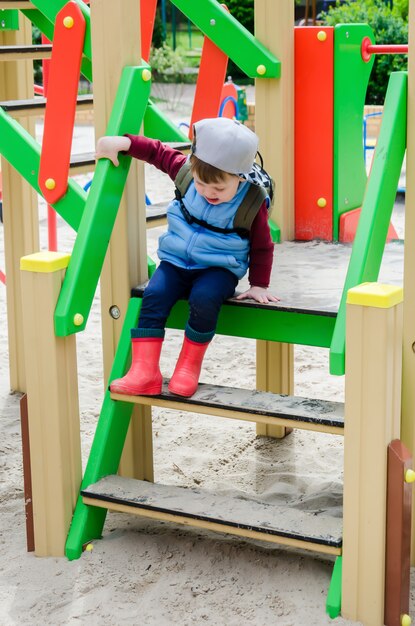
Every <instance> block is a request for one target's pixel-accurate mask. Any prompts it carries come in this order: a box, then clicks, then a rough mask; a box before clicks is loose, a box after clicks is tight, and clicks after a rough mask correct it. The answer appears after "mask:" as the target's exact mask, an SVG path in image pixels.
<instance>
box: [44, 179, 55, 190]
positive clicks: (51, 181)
mask: <svg viewBox="0 0 415 626" xmlns="http://www.w3.org/2000/svg"><path fill="white" fill-rule="evenodd" d="M45 187H46V189H50V190H51V189H55V187H56V182H55V180H54V179H53V178H47V179H46V180H45Z"/></svg>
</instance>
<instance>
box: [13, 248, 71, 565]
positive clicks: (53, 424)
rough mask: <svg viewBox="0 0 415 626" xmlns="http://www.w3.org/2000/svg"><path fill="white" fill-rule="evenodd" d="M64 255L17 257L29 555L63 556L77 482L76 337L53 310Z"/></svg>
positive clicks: (64, 265) (46, 254)
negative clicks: (57, 322)
mask: <svg viewBox="0 0 415 626" xmlns="http://www.w3.org/2000/svg"><path fill="white" fill-rule="evenodd" d="M68 262H69V255H67V254H60V253H57V252H39V253H37V254H32V255H29V256H26V257H23V258H22V259H21V270H22V276H21V284H22V305H23V343H24V349H25V362H26V385H27V399H28V415H29V440H30V452H31V468H32V494H33V516H34V540H35V554H36V555H37V556H63V554H64V549H65V541H66V536H67V534H68V530H69V525H70V522H71V519H72V513H73V510H74V508H75V503H76V500H77V497H78V493H79V487H80V483H81V445H80V432H79V429H80V424H79V406H78V380H77V366H76V337H75V335H71V336H69V337H63V338H62V337H56V336H55V332H54V323H53V314H54V310H55V307H56V302H57V299H58V296H59V292H60V289H61V284H62V281H63V277H64V273H65V268H66V267H67V264H68Z"/></svg>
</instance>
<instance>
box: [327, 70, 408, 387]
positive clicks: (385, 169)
mask: <svg viewBox="0 0 415 626" xmlns="http://www.w3.org/2000/svg"><path fill="white" fill-rule="evenodd" d="M407 82H408V77H407V74H406V72H396V73H394V74H392V75H391V77H390V79H389V85H388V90H387V93H386V98H385V106H384V114H383V120H382V125H381V129H380V134H379V139H378V142H377V145H376V150H375V154H374V157H373V164H372V169H371V172H370V177H369V180H368V184H367V187H366V193H365V198H364V201H363V206H362V212H361V215H360V220H359V225H358V228H357V232H356V237H355V240H354V243H353V248H352V254H351V257H350V262H349V267H348V270H347V275H346V280H345V284H344V289H343V295H342V299H341V302H340V306H339V312H338V315H337V320H336V326H335V329H334V332H333V338H332V343H331V347H330V371H331V373H332V374H337V375H342V374H344V359H345V343H346V339H345V325H346V297H347V292H348V290H349V289H350V288H351V287H355V286H356V285H359V284H360V283H363V282H376V281H377V278H378V275H379V269H380V265H381V262H382V256H383V251H384V248H385V243H386V237H387V233H388V229H389V223H390V219H391V215H392V210H393V205H394V202H395V197H396V192H397V189H398V184H399V176H400V173H401V169H402V162H403V158H404V155H405V149H406V100H407Z"/></svg>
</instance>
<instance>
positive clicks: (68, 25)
mask: <svg viewBox="0 0 415 626" xmlns="http://www.w3.org/2000/svg"><path fill="white" fill-rule="evenodd" d="M74 23H75V22H74V19H73V17H70V15H68V16H67V17H64V18H63V25H64V26H65V28H72V26H73V25H74Z"/></svg>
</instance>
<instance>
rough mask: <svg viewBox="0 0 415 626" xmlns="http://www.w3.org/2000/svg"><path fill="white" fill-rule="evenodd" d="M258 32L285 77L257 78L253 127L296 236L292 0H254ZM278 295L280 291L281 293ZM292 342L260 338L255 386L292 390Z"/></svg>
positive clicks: (281, 210)
mask: <svg viewBox="0 0 415 626" xmlns="http://www.w3.org/2000/svg"><path fill="white" fill-rule="evenodd" d="M255 36H256V37H257V38H258V39H259V41H260V42H261V43H263V44H264V45H265V46H267V48H268V49H269V50H270V51H271V52H272V53H273V54H275V56H276V57H277V58H278V59H279V60H280V61H281V63H282V71H281V78H278V79H277V78H272V79H257V80H256V81H255V132H256V133H257V134H258V136H259V149H260V152H261V155H262V156H263V159H264V164H265V167H266V169H267V171H268V172H270V174H271V175H272V177H273V178H274V179H275V180H276V181H277V184H276V194H275V203H274V209H273V212H272V217H273V219H274V220H275V222H276V223H277V224H278V226H279V227H280V229H281V235H282V238H283V239H292V238H293V236H294V3H293V2H292V0H279V1H278V2H275V1H274V0H255ZM277 295H278V294H277ZM293 386H294V350H293V346H292V345H290V344H279V343H273V342H266V341H260V342H257V387H258V389H261V390H262V391H273V392H274V393H287V394H291V393H292V392H293ZM257 434H258V435H267V436H270V437H283V436H284V434H285V428H283V427H281V426H275V427H272V426H263V425H260V424H257Z"/></svg>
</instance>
